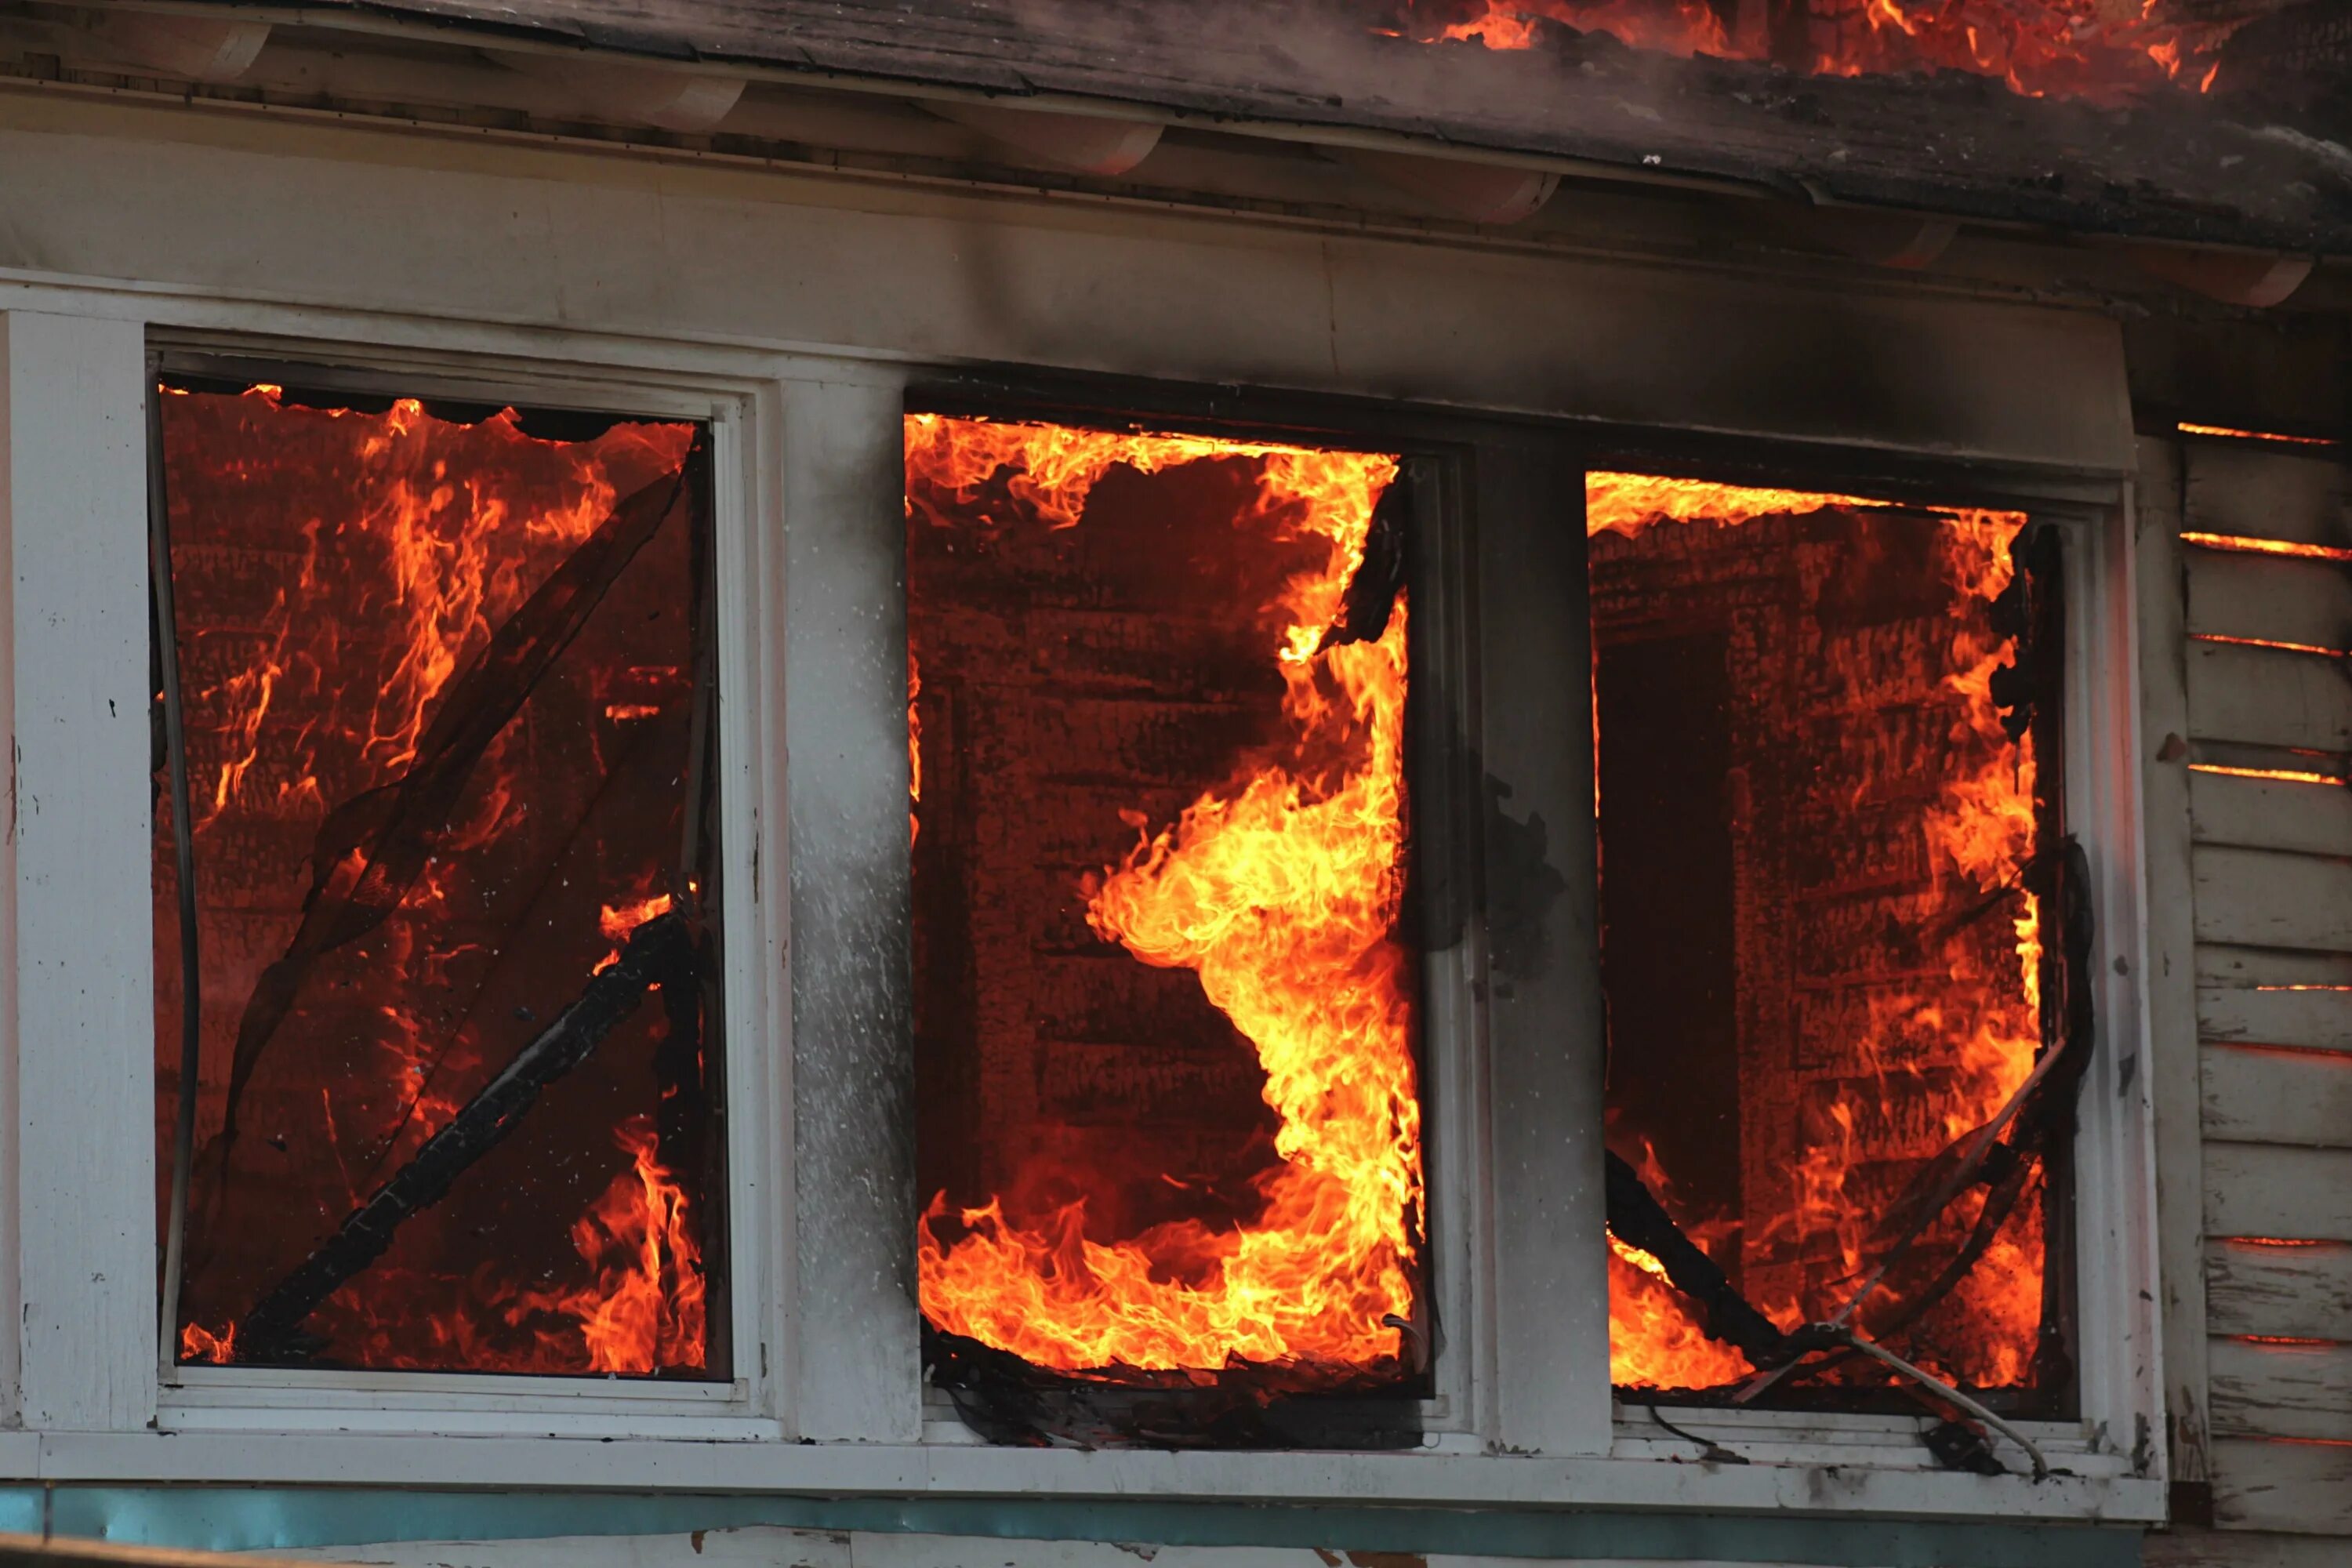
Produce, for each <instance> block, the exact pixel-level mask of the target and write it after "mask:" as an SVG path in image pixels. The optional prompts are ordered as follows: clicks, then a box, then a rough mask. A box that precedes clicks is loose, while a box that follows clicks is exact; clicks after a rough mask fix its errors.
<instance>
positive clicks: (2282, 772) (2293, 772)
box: [2189, 763, 2344, 786]
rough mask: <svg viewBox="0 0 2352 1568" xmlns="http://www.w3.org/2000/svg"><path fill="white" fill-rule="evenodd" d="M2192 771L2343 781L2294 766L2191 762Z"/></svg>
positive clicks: (2283, 779)
mask: <svg viewBox="0 0 2352 1568" xmlns="http://www.w3.org/2000/svg"><path fill="white" fill-rule="evenodd" d="M2189 772H2190V773H2219V774H2221V776H2222V777H2223V778H2231V779H2273V780H2275V781H2277V782H2278V783H2280V784H2331V785H2338V786H2340V785H2341V784H2343V783H2344V781H2343V780H2342V779H2340V778H2338V777H2336V775H2335V774H2334V773H2305V772H2303V771H2302V770H2300V769H2296V768H2234V767H2226V766H2224V765H2222V764H2221V763H2189Z"/></svg>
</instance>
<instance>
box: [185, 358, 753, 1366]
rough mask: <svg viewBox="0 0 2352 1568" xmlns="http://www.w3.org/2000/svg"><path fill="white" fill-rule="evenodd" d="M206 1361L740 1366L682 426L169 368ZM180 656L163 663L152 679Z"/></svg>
mask: <svg viewBox="0 0 2352 1568" xmlns="http://www.w3.org/2000/svg"><path fill="white" fill-rule="evenodd" d="M160 404H161V415H160V419H161V431H162V440H163V470H164V472H163V488H164V490H165V493H166V494H167V496H168V511H167V515H168V519H169V533H170V552H171V554H170V560H171V595H170V598H171V603H170V608H171V611H172V613H173V618H174V621H175V623H176V628H175V629H176V639H175V640H176V653H177V658H178V667H177V675H178V680H179V688H180V709H181V712H180V725H179V728H180V730H181V731H182V733H183V734H184V751H183V754H184V763H185V775H186V779H187V803H186V804H187V807H188V810H187V816H188V817H189V819H190V826H191V827H192V830H193V831H192V834H191V841H192V842H191V847H192V849H193V855H194V868H195V875H194V885H193V888H192V889H186V891H187V892H188V893H189V895H190V896H189V898H188V899H187V900H185V901H184V900H183V891H184V889H182V887H181V883H180V878H179V875H178V870H177V862H178V846H177V844H176V842H175V838H174V827H173V822H174V812H173V803H172V801H171V781H172V778H173V767H172V765H171V763H172V759H171V757H170V754H169V753H170V747H169V741H170V733H171V732H170V729H169V727H168V726H167V725H166V724H165V722H164V718H163V707H164V705H163V703H162V702H161V701H160V700H159V704H158V708H159V721H158V759H159V767H158V773H157V784H156V787H157V810H156V821H157V835H156V841H155V859H154V866H155V895H154V907H155V926H156V930H155V944H156V945H155V952H156V974H157V985H156V1039H157V1079H158V1104H157V1113H158V1124H159V1138H160V1142H161V1144H162V1152H163V1158H162V1160H161V1162H160V1168H161V1173H162V1178H163V1194H162V1205H163V1210H164V1218H165V1222H166V1225H167V1226H168V1224H169V1221H170V1218H171V1215H170V1212H169V1210H170V1199H169V1194H170V1190H171V1184H172V1180H173V1147H174V1142H175V1127H174V1121H175V1115H176V1111H177V1107H178V1104H179V1099H178V1097H179V1094H180V1092H181V1089H182V1088H183V1083H182V1072H181V1062H182V1033H181V1031H182V1027H183V1017H184V1015H183V1004H184V999H185V997H186V995H187V987H186V984H185V982H186V980H187V978H188V976H187V974H186V972H185V970H184V966H183V963H182V940H183V936H184V929H183V926H182V911H183V909H184V908H187V909H192V910H193V912H194V937H195V947H196V952H197V963H196V966H195V973H194V979H195V980H196V981H197V982H198V983H199V985H198V989H199V993H200V996H201V1005H200V1008H199V1011H198V1013H197V1015H196V1016H197V1021H198V1045H199V1047H200V1055H199V1070H198V1073H197V1077H196V1081H195V1082H194V1084H193V1085H190V1086H187V1087H189V1088H191V1089H193V1091H194V1137H193V1139H192V1140H191V1142H190V1143H189V1145H188V1147H187V1154H188V1158H189V1172H188V1180H189V1191H188V1200H187V1204H186V1208H185V1232H184V1266H183V1279H182V1282H181V1290H180V1297H179V1300H178V1303H177V1318H176V1321H177V1323H178V1325H179V1347H178V1348H179V1355H180V1359H181V1360H182V1361H184V1362H239V1363H263V1364H277V1365H313V1366H335V1367H364V1368H415V1369H445V1370H452V1371H469V1372H503V1373H627V1374H640V1375H646V1374H651V1375H668V1376H682V1377H720V1376H724V1375H726V1356H725V1352H724V1345H725V1335H724V1333H723V1332H722V1331H721V1329H722V1327H723V1325H722V1323H721V1321H720V1314H719V1305H720V1302H721V1300H722V1299H723V1294H724V1292H723V1289H721V1285H722V1281H723V1279H724V1266H725V1256H724V1245H723V1237H724V1235H725V1228H724V1226H723V1224H722V1223H721V1215H720V1203H721V1198H722V1195H723V1193H724V1189H725V1181H724V1164H723V1148H722V1139H721V1137H720V1136H719V1131H720V1121H719V1089H720V1085H719V1068H720V1059H721V1052H720V1048H719V1046H720V1042H719V1030H718V1020H719V1010H718V1006H717V1003H718V993H717V973H718V969H717V953H718V946H717V935H718V933H717V931H716V929H715V925H714V923H713V921H712V920H711V918H710V916H709V912H708V911H709V910H712V909H714V908H715V907H716V906H715V897H716V890H717V889H716V886H715V882H716V874H717V864H716V860H715V858H714V856H713V853H712V840H713V838H714V837H715V835H714V834H713V832H712V831H711V828H710V822H711V811H710V803H709V798H708V795H709V778H710V774H711V772H712V770H711V769H710V768H709V766H708V765H707V764H708V761H709V757H710V756H711V755H712V754H713V752H712V747H713V746H714V744H715V738H716V734H717V716H716V712H715V696H714V692H715V688H714V685H713V682H712V679H711V671H710V668H709V632H710V625H709V600H708V593H707V583H708V579H709V513H708V508H707V503H706V501H705V499H704V497H705V493H706V492H705V487H704V483H703V475H704V473H705V471H706V463H707V457H706V454H705V451H704V449H703V446H702V442H701V433H700V430H699V428H698V426H693V425H688V424H683V423H659V422H651V421H645V422H636V421H628V420H615V419H613V418H610V417H606V416H587V415H574V414H551V413H537V414H518V413H516V412H515V411H514V410H511V409H504V410H500V409H495V408H489V407H477V406H467V405H443V404H437V403H436V404H423V403H419V402H417V401H415V400H413V399H405V398H404V399H400V400H397V401H394V400H392V399H388V398H374V399H364V398H352V397H349V396H342V395H324V394H304V393H302V392H300V391H299V390H297V391H291V392H289V391H286V390H282V389H280V388H278V387H275V386H254V387H251V388H249V389H246V390H243V391H237V390H235V389H233V388H228V387H221V386H217V385H212V384H184V385H167V386H166V387H165V388H164V390H163V395H162V396H161V399H160ZM160 668H161V666H160V655H159V669H160Z"/></svg>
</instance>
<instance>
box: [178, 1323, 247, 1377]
mask: <svg viewBox="0 0 2352 1568" xmlns="http://www.w3.org/2000/svg"><path fill="white" fill-rule="evenodd" d="M180 1359H181V1360H182V1361H184V1362H210V1363H213V1364H214V1365H215V1366H226V1365H227V1364H228V1363H231V1362H233V1361H235V1360H236V1324H235V1323H224V1324H223V1325H221V1331H220V1332H219V1333H214V1332H213V1331H211V1330H210V1329H207V1328H205V1327H204V1326H203V1325H202V1324H199V1323H183V1324H181V1325H180Z"/></svg>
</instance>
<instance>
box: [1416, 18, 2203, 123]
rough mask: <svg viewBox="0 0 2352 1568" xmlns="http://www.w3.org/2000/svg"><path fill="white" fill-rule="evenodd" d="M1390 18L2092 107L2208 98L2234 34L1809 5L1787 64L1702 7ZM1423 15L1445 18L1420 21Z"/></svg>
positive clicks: (1451, 30) (1785, 47)
mask: <svg viewBox="0 0 2352 1568" xmlns="http://www.w3.org/2000/svg"><path fill="white" fill-rule="evenodd" d="M1402 9H1403V11H1404V12H1405V14H1406V15H1405V19H1404V21H1403V23H1402V30H1403V31H1405V32H1407V33H1409V34H1410V35H1411V36H1412V37H1417V38H1421V39H1423V40H1424V41H1427V42H1438V41H1443V40H1465V39H1466V40H1469V41H1471V42H1474V43H1477V44H1481V45H1483V46H1485V47H1487V48H1490V49H1530V48H1534V47H1538V45H1539V44H1541V43H1542V42H1543V41H1544V40H1545V37H1546V34H1547V30H1548V28H1549V27H1553V26H1557V27H1561V28H1572V29H1575V30H1576V31H1579V32H1593V33H1605V34H1607V35H1609V36H1610V37H1613V38H1615V39H1617V40H1618V41H1619V42H1620V43H1622V44H1625V45H1628V46H1630V47H1633V48H1637V49H1650V50H1655V51H1658V52H1661V53H1665V54H1673V55H1685V56H1687V55H1715V56H1718V57H1723V58H1735V59H1750V60H1766V59H1774V58H1777V59H1779V60H1780V63H1782V64H1784V65H1792V66H1797V67H1799V68H1802V69H1804V70H1806V71H1809V72H1811V74H1813V75H1816V76H1864V75H1881V74H1890V73H1891V74H1900V73H1907V72H1925V71H1937V70H1959V71H1967V72H1969V73H1970V74H1972V75H1976V76H1989V77H1994V78H1998V79H2000V80H2002V81H2005V82H2007V83H2008V84H2009V86H2010V88H2011V89H2012V90H2014V91H2017V92H2020V93H2024V94H2026V95H2028V96H2031V97H2041V96H2042V95H2044V94H2058V95H2061V96H2079V97H2088V98H2094V99H2102V100H2115V99H2119V98H2122V97H2125V96H2126V95H2128V94H2129V93H2131V92H2132V91H2134V90H2136V89H2143V88H2147V87H2154V86H2159V85H2161V84H2164V83H2168V82H2175V81H2185V80H2189V79H2194V80H2195V81H2196V84H2197V90H2198V91H2200V92H2204V91H2210V89H2211V88H2212V85H2213V79H2214V77H2215V75H2216V74H2217V72H2218V71H2219V69H2220V63H2221V62H2220V51H2221V45H2222V43H2223V42H2224V41H2225V40H2226V39H2227V38H2228V37H2229V36H2230V34H2231V32H2233V31H2234V30H2235V29H2236V26H2237V24H2236V23H2234V22H2226V21H2223V22H2198V23H2174V22H2167V21H2160V20H2158V18H2157V16H2156V14H2155V13H2156V5H2155V0H2147V4H2145V5H2143V6H2142V7H2141V9H2140V11H2139V13H2138V14H2137V16H2116V15H2115V14H2114V11H2115V8H2114V7H2113V6H2112V5H2102V4H2101V3H2100V0H1846V3H1844V4H1833V3H1830V0H1813V4H1812V5H1811V6H1810V7H1809V9H1810V11H1811V15H1810V16H1808V17H1807V18H1806V19H1805V26H1804V27H1803V30H1802V32H1801V34H1800V35H1798V38H1799V43H1798V45H1797V47H1796V58H1790V39H1789V38H1788V37H1786V36H1785V35H1783V36H1781V37H1777V38H1776V37H1774V36H1772V30H1771V29H1768V28H1764V27H1759V26H1746V27H1742V28H1740V29H1739V30H1738V32H1737V33H1734V32H1732V31H1730V30H1728V29H1727V27H1726V26H1725V24H1724V21H1723V18H1722V16H1720V15H1719V13H1718V11H1717V7H1716V6H1714V5H1708V4H1707V3H1706V0H1475V4H1473V5H1471V6H1470V7H1469V9H1470V13H1471V14H1469V15H1467V16H1461V15H1459V13H1460V12H1461V11H1462V10H1463V7H1462V6H1461V5H1437V4H1433V3H1432V0H1403V4H1402ZM1431 12H1443V13H1444V14H1445V15H1447V16H1454V18H1455V19H1453V20H1446V21H1438V20H1437V19H1436V18H1435V17H1431V18H1430V19H1429V20H1427V21H1424V20H1423V16H1424V15H1425V14H1426V13H1431Z"/></svg>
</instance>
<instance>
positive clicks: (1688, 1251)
mask: <svg viewBox="0 0 2352 1568" xmlns="http://www.w3.org/2000/svg"><path fill="white" fill-rule="evenodd" d="M1605 1159H1606V1162H1607V1180H1606V1183H1605V1185H1604V1187H1603V1189H1602V1190H1603V1192H1604V1193H1605V1194H1606V1197H1607V1203H1608V1210H1609V1234H1611V1235H1612V1236H1613V1237H1616V1238H1617V1239H1618V1240H1620V1241H1622V1242H1623V1243H1625V1245H1627V1246H1628V1247H1640V1248H1641V1249H1642V1250H1643V1251H1644V1252H1646V1253H1648V1254H1649V1255H1650V1256H1651V1257H1653V1258H1656V1259H1657V1260H1658V1261H1659V1262H1660V1263H1661V1264H1663V1265H1664V1267H1665V1270H1666V1279H1668V1280H1669V1281H1670V1282H1671V1283H1672V1284H1673V1285H1674V1288H1675V1289H1677V1290H1679V1291H1681V1292H1682V1293H1683V1294H1684V1295H1685V1296H1687V1297H1689V1298H1690V1299H1691V1300H1693V1301H1695V1302H1696V1303H1697V1304H1698V1308H1699V1311H1700V1313H1701V1320H1700V1323H1699V1326H1700V1327H1701V1328H1702V1329H1704V1330H1705V1331H1706V1334H1707V1337H1708V1338H1710V1339H1716V1340H1721V1341H1722V1342H1724V1343H1726V1344H1728V1345H1735V1346H1737V1347H1738V1350H1739V1352H1740V1353H1741V1354H1742V1355H1745V1356H1746V1357H1747V1358H1748V1360H1749V1361H1751V1362H1753V1363H1756V1364H1757V1365H1759V1366H1778V1365H1780V1364H1781V1363H1785V1362H1787V1361H1789V1360H1790V1359H1791V1358H1792V1357H1794V1356H1796V1355H1798V1354H1800V1353H1801V1347H1799V1346H1798V1345H1796V1344H1793V1343H1792V1342H1790V1338H1789V1336H1787V1335H1785V1334H1783V1333H1781V1332H1780V1330H1779V1329H1778V1328H1776V1327H1774V1326H1773V1323H1772V1320H1770V1319H1769V1318H1767V1317H1766V1316H1765V1315H1764V1314H1763V1313H1762V1312H1760V1311H1759V1310H1756V1307H1755V1305H1754V1304H1753V1303H1752V1302H1750V1301H1749V1300H1748V1298H1747V1297H1745V1296H1742V1295H1741V1294H1740V1293H1739V1292H1738V1290H1737V1289H1733V1288H1732V1284H1731V1280H1730V1279H1729V1278H1727V1276H1726V1275H1725V1274H1724V1272H1723V1270H1722V1269H1720V1268H1717V1267H1716V1263H1715V1259H1714V1258H1709V1257H1708V1256H1707V1255H1706V1252H1704V1251H1703V1250H1701V1249H1700V1247H1699V1245H1698V1244H1697V1243H1696V1242H1695V1241H1693V1240H1692V1239H1691V1238H1690V1237H1687V1236H1685V1235H1684V1234H1683V1229H1682V1226H1678V1225H1676V1224H1675V1222H1674V1218H1673V1216H1672V1215H1668V1214H1667V1213H1666V1211H1665V1209H1664V1206H1663V1205H1660V1204H1659V1202H1658V1200H1657V1198H1656V1197H1655V1196H1654V1195H1653V1194H1652V1193H1651V1192H1650V1189H1649V1188H1648V1187H1647V1186H1645V1185H1643V1182H1642V1178H1641V1175H1640V1173H1638V1172H1636V1171H1635V1170H1634V1169H1633V1166H1631V1165H1629V1164H1627V1163H1625V1162H1624V1161H1622V1160H1621V1159H1619V1158H1618V1157H1617V1156H1616V1155H1615V1154H1613V1153H1610V1154H1607V1155H1606V1156H1605Z"/></svg>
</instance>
